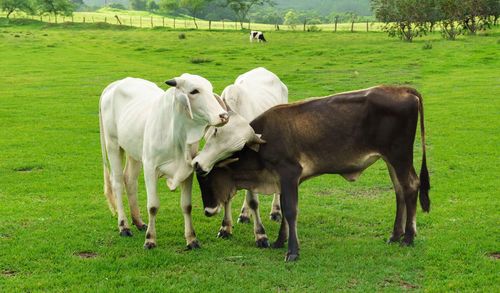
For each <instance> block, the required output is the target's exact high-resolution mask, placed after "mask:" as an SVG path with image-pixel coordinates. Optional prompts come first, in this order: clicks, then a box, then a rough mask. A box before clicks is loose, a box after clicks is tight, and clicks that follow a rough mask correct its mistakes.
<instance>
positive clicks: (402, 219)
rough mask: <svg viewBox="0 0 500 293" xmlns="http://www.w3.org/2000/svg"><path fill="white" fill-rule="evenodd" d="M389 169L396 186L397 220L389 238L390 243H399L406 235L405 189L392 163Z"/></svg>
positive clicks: (388, 166)
mask: <svg viewBox="0 0 500 293" xmlns="http://www.w3.org/2000/svg"><path fill="white" fill-rule="evenodd" d="M387 168H388V169H389V175H390V176H391V180H392V184H393V185H394V191H395V192H396V218H395V220H394V229H393V230H392V235H391V237H390V238H389V241H388V243H394V242H399V240H400V238H401V236H403V234H404V233H405V225H406V203H405V197H404V192H403V188H402V186H401V184H400V182H399V180H398V177H397V175H396V171H395V170H394V167H392V165H391V164H390V163H388V162H387Z"/></svg>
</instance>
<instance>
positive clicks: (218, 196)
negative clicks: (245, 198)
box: [196, 168, 236, 217]
mask: <svg viewBox="0 0 500 293" xmlns="http://www.w3.org/2000/svg"><path fill="white" fill-rule="evenodd" d="M196 177H197V179H198V183H199V184H200V190H201V198H202V201H203V207H204V209H205V216H207V217H211V216H213V215H215V214H217V213H219V212H220V210H221V207H222V205H223V204H224V203H225V202H227V201H228V200H230V199H231V198H232V197H233V196H234V194H235V193H236V186H235V184H234V181H233V180H232V178H231V175H230V171H229V170H227V169H225V168H215V169H214V170H213V172H211V173H210V174H208V175H206V176H201V175H199V174H197V175H196Z"/></svg>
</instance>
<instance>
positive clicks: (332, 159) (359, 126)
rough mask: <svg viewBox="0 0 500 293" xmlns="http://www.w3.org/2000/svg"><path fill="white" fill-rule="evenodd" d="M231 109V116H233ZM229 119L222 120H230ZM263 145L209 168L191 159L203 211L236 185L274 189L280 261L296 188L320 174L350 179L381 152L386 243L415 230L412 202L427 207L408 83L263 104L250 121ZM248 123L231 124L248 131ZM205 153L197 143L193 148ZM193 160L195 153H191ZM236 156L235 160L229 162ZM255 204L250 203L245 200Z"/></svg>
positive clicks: (416, 104)
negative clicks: (387, 180)
mask: <svg viewBox="0 0 500 293" xmlns="http://www.w3.org/2000/svg"><path fill="white" fill-rule="evenodd" d="M419 113H420V131H421V138H422V148H423V157H422V168H421V171H420V180H419V177H418V176H417V174H416V172H415V169H414V168H413V143H414V140H415V131H416V126H417V121H418V117H419ZM233 115H235V114H233ZM232 119H233V117H231V118H230V120H232ZM250 126H251V128H252V129H253V130H254V131H255V132H256V133H260V134H262V139H263V140H265V141H266V143H264V144H261V145H260V149H259V150H258V151H257V152H256V151H255V150H252V149H251V148H248V147H245V148H243V149H242V150H241V151H240V152H238V153H235V154H234V156H233V157H232V158H230V159H228V160H231V161H232V162H230V161H227V162H228V164H226V166H224V167H216V168H214V169H213V170H212V171H211V172H210V173H209V174H208V175H206V176H205V177H204V176H201V175H205V174H206V172H207V171H210V169H211V168H212V166H211V165H204V162H202V161H197V162H198V165H197V170H196V171H197V173H198V181H199V183H200V188H201V191H202V198H203V205H204V207H205V213H211V212H214V211H216V207H217V206H220V205H221V204H222V203H224V202H226V201H228V200H229V198H230V197H231V196H232V195H233V194H234V192H235V191H236V190H238V189H247V190H252V191H254V192H260V193H264V194H269V193H273V192H279V193H281V208H282V212H283V216H284V217H283V218H282V221H281V228H280V231H279V235H278V238H277V240H276V242H275V243H274V244H273V245H272V246H273V247H283V246H284V244H285V241H286V240H287V237H288V253H287V255H286V259H285V260H286V261H293V260H295V259H297V258H298V255H299V242H298V238H297V230H296V219H297V203H298V202H297V201H298V186H299V184H300V183H301V182H303V181H305V180H307V179H309V178H312V177H315V176H318V175H321V174H339V175H341V176H342V177H344V178H345V179H347V180H348V181H354V180H356V179H357V178H358V177H359V176H360V175H361V173H362V172H363V170H364V169H366V168H368V167H369V166H370V165H371V164H373V163H374V162H375V161H376V160H377V159H379V158H382V159H383V160H384V161H385V162H386V164H387V167H388V169H389V174H390V177H391V179H392V182H393V185H394V189H395V192H396V203H397V210H396V218H395V222H394V229H393V232H392V235H391V237H390V239H389V242H396V241H399V240H400V238H401V237H403V236H404V237H403V240H402V245H410V244H412V242H413V239H414V237H415V235H416V206H417V204H416V202H417V195H418V191H419V189H420V196H419V197H420V204H421V206H422V209H423V210H424V211H425V212H428V211H429V208H430V200H429V194H428V192H429V189H430V184H429V174H428V171H427V165H426V156H425V130H424V113H423V104H422V96H421V95H420V94H419V93H418V92H417V91H416V90H414V89H412V88H408V87H388V86H379V87H373V88H369V89H366V90H360V91H354V92H347V93H342V94H338V95H334V96H330V97H326V98H322V99H315V100H309V101H304V102H299V103H294V104H289V105H281V106H276V107H273V108H271V109H270V110H268V111H266V112H265V113H264V114H262V115H261V116H259V117H257V118H256V119H255V120H253V121H252V122H251V124H250ZM250 126H249V125H248V124H244V123H241V124H240V126H239V129H238V128H237V127H236V126H235V125H233V128H232V131H235V132H236V131H248V130H246V129H248V128H249V127H250ZM204 152H210V149H209V148H205V149H203V150H202V152H201V153H200V154H199V156H203V153H204ZM195 160H196V158H195ZM235 160H238V161H235ZM250 204H251V205H252V204H253V205H257V204H258V203H257V202H254V203H250Z"/></svg>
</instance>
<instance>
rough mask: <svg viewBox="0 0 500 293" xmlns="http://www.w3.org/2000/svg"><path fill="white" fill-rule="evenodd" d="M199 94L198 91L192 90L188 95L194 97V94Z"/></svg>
mask: <svg viewBox="0 0 500 293" xmlns="http://www.w3.org/2000/svg"><path fill="white" fill-rule="evenodd" d="M199 93H200V91H199V90H192V91H191V92H190V94H191V95H196V94H199Z"/></svg>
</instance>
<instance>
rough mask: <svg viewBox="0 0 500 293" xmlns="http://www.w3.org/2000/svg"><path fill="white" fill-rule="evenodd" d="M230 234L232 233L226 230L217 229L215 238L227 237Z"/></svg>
mask: <svg viewBox="0 0 500 293" xmlns="http://www.w3.org/2000/svg"><path fill="white" fill-rule="evenodd" d="M231 236H233V235H232V234H231V233H229V232H227V231H226V230H219V233H217V238H222V239H229V238H230V237H231Z"/></svg>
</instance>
